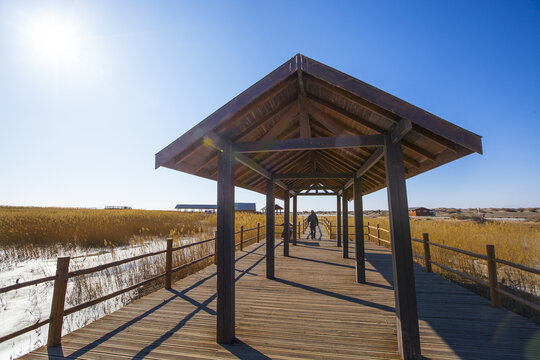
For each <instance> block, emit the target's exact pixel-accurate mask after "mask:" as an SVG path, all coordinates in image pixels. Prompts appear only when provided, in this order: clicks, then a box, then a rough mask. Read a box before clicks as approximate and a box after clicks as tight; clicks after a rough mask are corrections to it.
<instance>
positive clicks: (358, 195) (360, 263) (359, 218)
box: [354, 177, 366, 283]
mask: <svg viewBox="0 0 540 360" xmlns="http://www.w3.org/2000/svg"><path fill="white" fill-rule="evenodd" d="M363 214H364V210H363V205H362V180H360V179H359V178H357V177H355V178H354V244H355V245H354V250H355V251H354V258H355V267H356V282H357V283H365V282H366V261H365V255H364V216H363Z"/></svg>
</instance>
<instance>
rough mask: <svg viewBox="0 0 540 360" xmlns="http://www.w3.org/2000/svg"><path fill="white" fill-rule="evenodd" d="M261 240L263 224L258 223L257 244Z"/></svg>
mask: <svg viewBox="0 0 540 360" xmlns="http://www.w3.org/2000/svg"><path fill="white" fill-rule="evenodd" d="M260 239H261V224H260V223H257V242H259V240H260Z"/></svg>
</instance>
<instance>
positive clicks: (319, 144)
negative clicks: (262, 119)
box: [234, 135, 384, 153]
mask: <svg viewBox="0 0 540 360" xmlns="http://www.w3.org/2000/svg"><path fill="white" fill-rule="evenodd" d="M383 139H384V138H383V136H382V135H358V136H336V137H319V138H300V139H284V140H274V141H250V142H243V143H237V144H235V145H234V150H235V152H237V153H253V152H269V151H297V150H322V149H340V148H352V147H371V146H383V144H384V140H383Z"/></svg>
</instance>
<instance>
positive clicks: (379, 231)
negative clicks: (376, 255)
mask: <svg viewBox="0 0 540 360" xmlns="http://www.w3.org/2000/svg"><path fill="white" fill-rule="evenodd" d="M368 229H369V228H368ZM377 242H378V244H379V246H381V228H380V225H379V223H377Z"/></svg>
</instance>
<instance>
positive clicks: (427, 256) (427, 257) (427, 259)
mask: <svg viewBox="0 0 540 360" xmlns="http://www.w3.org/2000/svg"><path fill="white" fill-rule="evenodd" d="M422 236H423V238H424V258H425V262H426V271H427V272H431V252H430V251H429V234H428V233H423V234H422Z"/></svg>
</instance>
